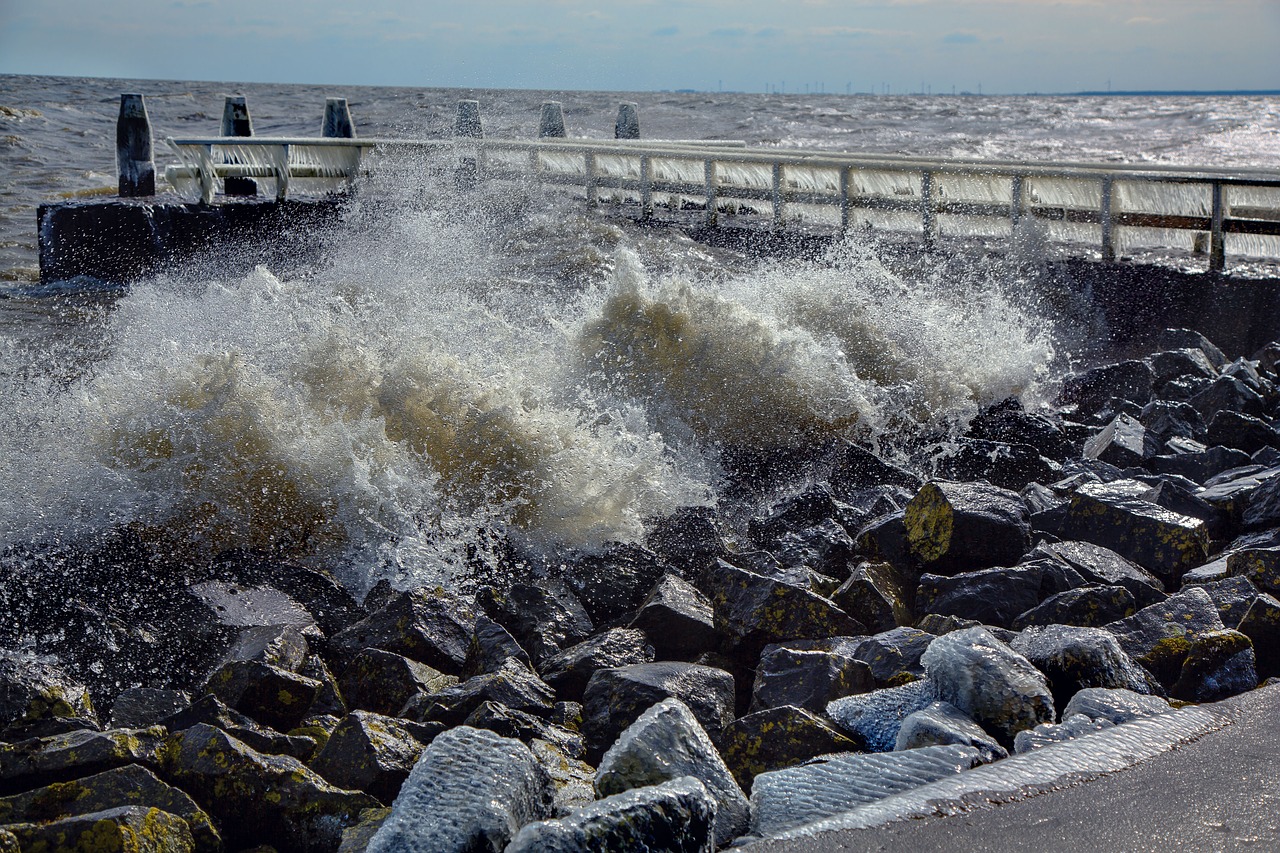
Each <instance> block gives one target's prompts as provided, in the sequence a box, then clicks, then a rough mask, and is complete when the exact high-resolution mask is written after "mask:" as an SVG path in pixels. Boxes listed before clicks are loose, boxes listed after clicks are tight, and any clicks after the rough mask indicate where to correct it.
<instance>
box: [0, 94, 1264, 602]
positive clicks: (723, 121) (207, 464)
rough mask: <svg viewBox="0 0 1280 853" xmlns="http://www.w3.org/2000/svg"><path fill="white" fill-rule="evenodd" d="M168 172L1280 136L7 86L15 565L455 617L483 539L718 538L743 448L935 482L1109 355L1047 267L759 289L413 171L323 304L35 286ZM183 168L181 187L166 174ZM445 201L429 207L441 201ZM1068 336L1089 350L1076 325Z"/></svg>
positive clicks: (3, 477)
mask: <svg viewBox="0 0 1280 853" xmlns="http://www.w3.org/2000/svg"><path fill="white" fill-rule="evenodd" d="M122 91H141V92H144V93H145V94H146V95H147V97H148V108H149V111H150V114H151V118H152V122H153V124H154V125H155V127H156V132H157V136H159V137H163V136H166V135H184V134H186V135H208V134H213V133H215V132H216V130H217V127H218V121H219V116H220V113H221V105H222V95H223V94H224V93H227V92H241V93H244V94H246V95H247V96H248V99H249V104H250V109H251V111H252V114H253V120H254V124H255V131H256V132H257V133H259V134H261V135H290V134H299V135H311V134H315V133H316V132H317V128H318V124H319V121H320V113H321V111H322V108H323V102H324V97H325V96H326V95H344V96H346V97H348V98H349V99H350V102H351V111H352V114H353V118H354V119H355V122H356V124H357V130H358V132H359V133H360V134H361V135H366V136H403V137H430V136H441V135H446V134H448V133H449V131H450V130H451V127H452V122H453V114H454V105H455V103H456V101H457V100H458V99H460V98H464V97H475V98H477V99H479V100H480V102H481V105H482V111H483V116H484V121H485V126H486V132H487V133H489V134H490V135H494V136H507V135H512V136H531V135H533V133H534V132H535V130H536V122H537V117H538V110H539V106H540V104H541V102H542V101H544V100H546V99H548V98H555V99H558V100H560V101H562V102H563V103H564V106H565V112H566V119H567V124H568V128H569V133H570V135H580V136H593V137H606V136H609V135H611V133H612V127H613V118H614V112H615V110H616V106H617V102H618V101H619V100H620V99H622V98H625V99H627V100H635V101H637V102H638V103H639V106H640V118H641V127H642V133H643V134H644V135H645V136H652V137H657V138H682V139H692V138H709V139H742V140H744V141H746V142H748V143H751V144H765V145H777V146H788V147H789V146H795V147H799V146H804V147H816V148H828V149H833V150H836V149H838V150H853V151H872V152H888V153H916V154H931V155H945V156H963V157H1001V158H1015V159H1016V158H1026V159H1058V160H1105V161H1121V162H1167V163H1180V164H1197V163H1209V164H1212V165H1273V164H1274V163H1275V162H1277V159H1280V158H1277V155H1278V154H1280V101H1278V100H1277V99H1274V98H1271V99H1268V98H1243V97H1242V98H1229V97H1212V98H1211V97H1204V98H1194V97H1178V98H1174V97H1169V98H1134V99H1120V98H1115V99H1107V98H1086V97H1081V98H1071V97H1057V98H1053V97H1010V98H1004V97H997V98H954V97H869V96H861V97H852V98H850V97H842V96H837V95H826V96H820V95H815V96H806V97H803V98H801V97H799V96H786V95H741V94H683V93H678V94H667V93H655V94H627V95H619V94H616V93H587V92H554V93H547V92H511V91H480V92H463V91H457V90H410V89H362V88H352V89H349V90H346V91H343V92H334V91H331V90H327V89H321V88H319V87H307V86H272V85H239V84H218V83H189V82H162V81H146V82H140V81H112V80H83V79H81V80H76V79H58V78H29V77H3V78H0V125H3V127H0V157H2V158H3V168H2V169H0V196H3V203H2V204H3V206H2V207H0V279H3V281H2V282H0V291H2V293H0V417H3V419H4V421H5V423H6V425H7V426H6V429H5V430H3V431H0V495H3V496H4V497H3V499H0V540H2V541H0V545H4V544H10V543H15V542H24V541H42V540H58V541H67V540H72V539H75V538H78V537H82V536H92V535H95V534H97V533H101V532H104V531H108V530H111V529H115V528H117V527H119V526H122V525H124V526H129V527H131V528H133V529H135V530H137V531H139V532H140V533H141V534H142V535H144V536H147V537H151V538H153V539H154V540H155V541H158V542H163V543H165V545H166V547H170V548H173V549H177V550H180V551H189V552H191V553H192V554H193V555H200V554H211V553H215V552H217V551H218V550H220V549H223V548H227V547H235V546H252V547H261V548H269V549H273V550H276V551H280V552H284V553H286V554H289V555H292V556H297V557H301V558H305V559H310V560H315V561H318V562H322V563H324V564H326V565H329V566H330V567H332V568H334V569H336V570H337V571H338V572H339V573H340V574H341V575H342V576H343V577H344V578H345V579H346V580H348V582H350V583H351V584H352V585H354V586H356V587H363V586H367V585H368V584H369V583H371V582H372V581H373V580H375V579H376V578H377V577H381V576H389V577H393V578H395V579H396V580H397V582H398V583H401V584H410V583H421V582H440V581H444V582H448V581H449V578H450V575H451V573H452V572H454V571H456V568H457V566H458V565H459V561H460V560H461V556H460V555H462V554H464V553H474V550H475V546H476V543H477V541H478V539H482V538H485V537H483V536H481V535H480V534H479V533H478V531H494V530H498V531H501V532H502V533H503V534H504V535H506V536H509V537H512V538H515V539H518V540H519V541H520V542H521V543H523V544H524V545H525V546H527V547H529V548H533V549H542V550H555V549H559V548H566V547H568V548H594V547H599V546H601V545H603V544H604V543H607V542H610V541H618V540H621V541H637V540H642V539H643V536H644V532H645V523H646V520H647V519H650V518H653V517H655V516H662V515H664V514H667V513H670V512H671V511H673V510H675V509H677V508H679V507H682V506H689V505H703V504H716V503H722V502H724V501H725V500H727V498H726V496H725V495H724V494H722V492H721V484H722V481H723V477H722V472H721V470H720V461H719V460H720V452H721V450H722V449H723V448H725V447H727V446H731V447H747V448H772V447H787V448H804V447H809V446H817V445H818V444H820V443H821V442H823V441H825V440H828V439H830V438H832V437H853V438H859V439H865V440H867V441H870V442H873V443H875V444H876V445H877V446H879V447H880V448H881V449H882V450H883V451H884V452H885V453H887V454H889V455H897V456H898V457H900V458H902V459H903V460H904V461H906V462H917V461H918V460H914V459H913V458H912V453H913V452H916V451H917V450H918V448H919V447H920V446H922V445H925V444H928V443H929V442H933V441H937V440H939V439H940V438H945V436H946V435H948V434H950V433H951V432H953V431H954V430H956V429H959V428H962V427H963V424H964V423H965V421H966V420H967V419H968V418H970V417H971V416H972V415H973V414H974V413H975V412H976V411H978V409H979V407H981V406H983V405H987V404H990V403H994V402H997V401H999V400H1002V399H1005V398H1007V397H1010V396H1019V397H1021V398H1022V399H1023V401H1024V403H1025V404H1026V405H1028V406H1035V405H1036V403H1037V401H1038V400H1040V399H1042V398H1043V397H1044V396H1045V395H1046V394H1048V393H1051V389H1052V381H1053V378H1054V377H1055V376H1057V375H1059V374H1060V373H1061V371H1062V370H1063V369H1065V367H1066V366H1067V365H1069V364H1070V362H1071V359H1072V357H1073V355H1074V353H1075V350H1076V347H1077V345H1078V344H1079V336H1080V334H1081V330H1082V329H1083V328H1086V327H1087V325H1088V322H1089V319H1090V318H1089V316H1088V306H1087V305H1067V306H1064V305H1063V304H1061V302H1060V301H1057V300H1056V298H1055V297H1054V296H1053V295H1052V294H1047V293H1044V292H1042V291H1041V290H1039V289H1038V288H1037V285H1036V280H1035V275H1034V269H1033V267H1034V262H1033V261H1034V259H1032V263H1031V264H1030V266H1031V267H1032V269H1030V271H1029V267H1028V259H1027V258H1025V257H1022V258H1009V259H973V260H972V262H970V261H968V260H966V261H965V262H964V263H950V264H945V263H944V264H940V265H937V266H933V267H930V268H928V269H922V270H916V271H914V272H912V273H910V274H908V273H904V272H903V271H902V270H901V269H898V268H895V267H894V266H893V265H891V264H887V263H886V262H885V261H884V259H883V258H882V257H881V255H880V253H879V251H878V247H877V245H875V244H874V243H873V242H871V241H869V240H866V239H862V238H851V239H849V240H846V241H843V242H840V243H837V244H836V245H835V246H834V247H833V249H832V250H831V252H830V253H829V254H828V255H827V256H826V257H823V258H821V259H818V260H805V261H796V260H778V259H775V260H759V259H753V258H749V257H745V256H742V255H739V254H737V253H734V252H731V251H727V250H720V249H712V248H709V247H706V246H703V245H699V244H696V243H694V242H692V241H691V240H689V239H688V238H687V237H685V236H684V235H683V234H682V233H680V232H679V231H676V230H673V229H662V228H644V229H641V228H637V227H633V226H630V225H628V224H626V223H625V222H620V221H617V220H610V219H603V218H600V217H596V216H593V215H591V214H588V213H587V212H585V211H584V210H582V209H581V206H580V205H573V204H571V203H569V202H568V201H567V200H566V199H564V198H562V197H560V196H558V195H554V194H550V193H546V192H543V191H541V190H539V189H538V188H532V187H530V188H522V189H520V190H519V191H515V192H513V191H511V190H510V189H498V188H491V189H483V188H482V189H481V190H480V191H479V193H478V194H476V195H473V196H469V197H467V198H465V199H464V198H461V197H459V196H458V195H457V194H456V192H455V191H454V190H453V188H452V187H450V186H443V185H435V184H432V183H431V181H432V180H433V179H432V178H431V177H430V176H429V175H427V174H426V173H425V172H422V173H420V174H419V176H418V177H417V178H413V179H411V180H408V182H407V183H406V178H405V176H406V175H414V174H415V170H414V169H413V168H412V166H413V164H412V163H409V164H400V166H401V168H396V169H395V170H394V173H395V176H396V180H395V182H394V183H392V182H383V183H382V184H379V182H378V181H377V180H376V179H375V180H374V181H373V182H372V183H371V185H370V186H368V187H365V188H363V189H362V190H361V191H360V192H359V193H357V195H356V197H355V199H354V201H353V203H352V204H351V205H350V206H349V207H348V210H347V213H346V216H345V221H344V222H343V224H342V226H341V227H339V228H337V229H335V230H334V232H333V233H332V234H329V235H327V236H326V239H327V243H328V246H329V249H328V251H327V252H326V253H325V255H324V257H322V258H320V259H318V260H317V261H316V262H314V263H313V264H310V265H309V266H307V267H306V268H304V269H301V270H298V269H293V270H290V271H288V272H285V271H282V270H271V269H266V268H261V269H258V270H256V271H254V272H252V273H251V274H248V275H239V276H225V277H214V278H202V277H200V276H197V275H182V274H181V273H179V274H176V275H170V276H166V277H162V278H159V279H156V280H153V281H148V282H143V283H140V284H138V285H136V286H134V287H133V288H131V289H130V290H129V291H128V292H127V293H124V294H120V293H101V292H95V291H93V290H92V289H90V290H89V291H87V292H86V291H85V290H84V289H83V288H80V287H76V286H64V287H53V288H40V287H36V286H35V281H36V278H37V274H36V270H35V228H34V219H35V205H36V204H38V203H40V202H41V201H44V200H50V199H57V198H67V197H77V196H83V195H93V194H98V193H104V194H110V192H111V188H112V187H113V185H114V182H115V176H114V134H113V132H112V131H113V127H114V122H115V114H116V108H117V104H118V96H119V93H120V92H122ZM158 159H159V160H161V161H162V162H163V161H164V160H165V159H166V157H165V155H164V153H163V152H162V151H158ZM424 197H426V198H430V199H431V202H430V203H423V202H422V199H423V198H424ZM1064 318H1066V322H1063V319H1064Z"/></svg>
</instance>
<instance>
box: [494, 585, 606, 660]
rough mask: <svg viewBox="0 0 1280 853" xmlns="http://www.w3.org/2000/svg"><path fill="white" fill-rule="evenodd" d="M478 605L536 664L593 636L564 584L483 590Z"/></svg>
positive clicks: (574, 599)
mask: <svg viewBox="0 0 1280 853" xmlns="http://www.w3.org/2000/svg"><path fill="white" fill-rule="evenodd" d="M476 600H477V602H478V603H479V604H480V606H481V607H483V608H484V610H485V612H486V613H487V614H488V615H489V617H490V618H491V619H493V620H494V621H496V622H498V623H500V624H501V625H502V626H503V627H504V628H506V629H507V630H508V631H510V632H511V634H512V636H514V637H515V638H516V639H517V640H519V641H520V645H521V646H522V647H523V648H524V649H525V650H527V651H528V652H529V657H530V659H532V660H533V662H534V663H535V664H536V663H538V662H540V661H542V660H544V659H545V658H548V657H551V656H552V655H555V654H557V653H558V652H560V651H561V650H563V649H567V648H568V647H569V646H572V645H574V644H576V643H580V642H582V641H583V640H585V639H586V638H587V637H589V636H591V631H592V628H593V626H592V624H591V617H589V616H588V615H587V611H586V610H584V609H583V607H582V604H581V603H580V602H579V601H578V599H577V598H575V597H574V596H573V594H572V593H571V592H569V590H568V589H567V588H565V587H564V586H563V585H562V584H559V583H557V582H554V581H545V580H544V581H540V582H538V583H536V584H531V583H517V584H513V585H512V586H511V588H510V589H509V590H507V591H506V592H499V591H497V590H495V589H493V588H492V587H484V588H482V589H481V590H480V592H479V593H478V594H477V596H476Z"/></svg>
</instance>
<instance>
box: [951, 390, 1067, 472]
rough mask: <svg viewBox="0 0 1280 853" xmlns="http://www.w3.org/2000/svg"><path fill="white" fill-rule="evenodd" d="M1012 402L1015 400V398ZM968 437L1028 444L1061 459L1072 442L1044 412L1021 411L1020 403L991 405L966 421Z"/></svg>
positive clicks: (1048, 455)
mask: <svg viewBox="0 0 1280 853" xmlns="http://www.w3.org/2000/svg"><path fill="white" fill-rule="evenodd" d="M1015 402H1016V401H1015ZM969 436H970V437H971V438H978V439H986V440H988V441H999V442H1004V443H1006V444H1021V445H1028V446H1030V447H1032V448H1034V449H1035V451H1036V452H1037V453H1038V454H1039V455H1041V456H1044V457H1046V458H1048V459H1055V460H1062V459H1064V458H1065V457H1067V456H1069V455H1071V454H1072V452H1073V450H1074V448H1073V446H1072V444H1073V442H1072V441H1071V439H1069V438H1068V437H1067V436H1066V434H1065V433H1064V432H1063V431H1062V429H1061V427H1059V426H1058V425H1057V424H1055V423H1054V422H1053V421H1051V420H1050V419H1049V418H1047V417H1045V416H1044V415H1037V414H1030V413H1028V412H1025V411H1023V409H1022V407H1021V405H1020V404H1019V405H1016V406H1005V405H999V406H993V407H992V408H989V409H985V410H983V411H981V412H979V413H978V414H977V416H976V417H975V418H974V419H973V420H972V421H970V422H969Z"/></svg>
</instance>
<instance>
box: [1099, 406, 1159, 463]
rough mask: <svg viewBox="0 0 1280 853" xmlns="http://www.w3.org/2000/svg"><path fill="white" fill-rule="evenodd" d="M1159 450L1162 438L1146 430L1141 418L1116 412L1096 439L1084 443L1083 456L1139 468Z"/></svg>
mask: <svg viewBox="0 0 1280 853" xmlns="http://www.w3.org/2000/svg"><path fill="white" fill-rule="evenodd" d="M1159 452H1160V441H1159V439H1158V438H1157V437H1156V436H1155V435H1152V434H1149V433H1148V432H1147V428H1146V427H1144V426H1143V425H1142V423H1141V422H1140V421H1138V420H1137V419H1135V418H1131V417H1129V416H1128V415H1117V416H1116V417H1115V419H1114V420H1112V421H1111V423H1109V424H1107V425H1106V426H1105V427H1103V428H1102V430H1101V431H1099V432H1098V434H1097V435H1095V436H1094V437H1093V438H1091V439H1089V440H1088V441H1086V442H1085V443H1084V455H1085V456H1086V457H1088V458H1089V459H1101V460H1102V461H1103V462H1110V463H1111V464H1112V465H1116V466H1118V467H1120V468H1135V467H1140V466H1141V465H1142V464H1143V463H1145V462H1146V461H1147V460H1148V459H1150V458H1151V457H1153V456H1155V455H1156V454H1157V453H1159Z"/></svg>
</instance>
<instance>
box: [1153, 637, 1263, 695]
mask: <svg viewBox="0 0 1280 853" xmlns="http://www.w3.org/2000/svg"><path fill="white" fill-rule="evenodd" d="M1257 685H1258V670H1257V665H1256V663H1255V658H1254V654H1253V643H1251V642H1250V641H1249V638H1248V637H1246V636H1245V635H1244V634H1242V633H1240V632H1239V631H1232V630H1231V629H1229V628H1228V629H1226V630H1223V631H1210V632H1208V633H1205V634H1201V635H1200V636H1198V637H1196V638H1195V640H1194V641H1193V642H1192V645H1191V649H1190V650H1189V651H1188V652H1187V657H1186V660H1185V661H1184V662H1183V664H1182V672H1181V673H1180V674H1179V677H1178V680H1177V682H1176V683H1175V684H1174V685H1173V688H1172V689H1171V690H1170V691H1169V692H1170V693H1171V694H1172V695H1173V696H1175V697H1176V698H1178V699H1183V700H1186V701H1188V702H1216V701H1217V700H1219V699H1226V698H1227V697H1229V696H1235V695H1237V694H1240V693H1244V692H1245V691H1247V690H1252V689H1253V688H1254V687H1256V686H1257Z"/></svg>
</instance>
